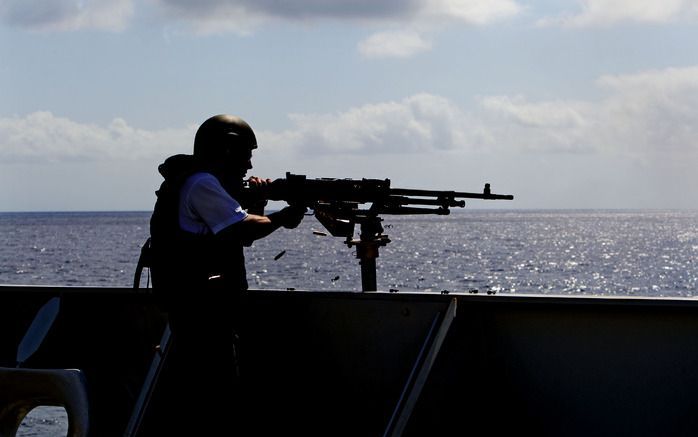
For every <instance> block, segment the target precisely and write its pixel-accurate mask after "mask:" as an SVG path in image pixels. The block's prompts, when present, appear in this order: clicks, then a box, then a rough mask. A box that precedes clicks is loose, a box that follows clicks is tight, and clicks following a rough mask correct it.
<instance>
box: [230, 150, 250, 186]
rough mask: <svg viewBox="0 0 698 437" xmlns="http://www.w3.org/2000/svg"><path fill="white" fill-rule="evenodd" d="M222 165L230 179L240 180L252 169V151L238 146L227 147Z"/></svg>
mask: <svg viewBox="0 0 698 437" xmlns="http://www.w3.org/2000/svg"><path fill="white" fill-rule="evenodd" d="M224 165H225V170H226V172H229V174H230V176H231V177H235V178H239V179H241V180H242V179H243V178H244V177H245V176H246V175H247V171H248V170H250V169H252V149H249V148H246V147H240V146H239V145H237V146H235V145H233V146H231V147H229V148H228V149H227V150H226V153H225V157H224Z"/></svg>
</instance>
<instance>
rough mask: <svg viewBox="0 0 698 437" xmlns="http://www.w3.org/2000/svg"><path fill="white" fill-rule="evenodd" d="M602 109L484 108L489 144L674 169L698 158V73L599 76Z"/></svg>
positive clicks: (498, 101) (489, 103) (508, 101)
mask: <svg viewBox="0 0 698 437" xmlns="http://www.w3.org/2000/svg"><path fill="white" fill-rule="evenodd" d="M597 85H598V86H599V87H601V88H602V89H603V90H605V91H606V97H605V98H603V99H602V100H600V101H597V102H592V101H564V100H563V101H544V102H529V101H527V100H526V99H525V98H523V97H508V96H500V97H487V98H484V99H483V100H482V103H483V108H484V109H485V112H484V113H483V114H482V115H483V118H482V120H483V125H485V126H490V127H497V131H496V132H493V137H494V138H497V139H498V140H499V141H504V142H508V143H509V144H512V145H516V146H517V147H521V148H523V149H525V150H530V151H554V152H574V153H614V154H619V155H624V156H628V157H633V158H638V159H644V160H652V159H660V160H667V161H672V160H674V161H675V160H676V159H681V157H684V158H686V157H692V158H695V157H697V155H698V107H696V105H695V102H696V101H698V67H687V68H668V69H664V70H654V71H646V72H641V73H637V74H629V75H615V76H610V75H609V76H603V77H601V78H599V79H598V81H597Z"/></svg>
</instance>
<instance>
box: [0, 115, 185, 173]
mask: <svg viewBox="0 0 698 437" xmlns="http://www.w3.org/2000/svg"><path fill="white" fill-rule="evenodd" d="M193 135H194V129H193V128H179V129H166V130H159V131H147V130H143V129H136V128H134V127H132V126H130V125H129V124H128V123H127V122H126V121H125V120H123V119H121V118H116V119H114V120H113V121H112V122H111V123H109V124H108V125H107V126H99V125H94V124H83V123H78V122H75V121H72V120H70V119H68V118H64V117H57V116H55V115H53V114H52V113H50V112H45V111H41V112H34V113H31V114H28V115H26V116H25V117H9V118H0V161H2V162H5V163H10V162H61V161H106V160H132V159H141V158H150V157H153V156H157V157H163V156H168V155H170V154H173V153H181V152H182V151H186V150H189V149H191V138H193Z"/></svg>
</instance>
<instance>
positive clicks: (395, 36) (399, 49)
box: [358, 31, 431, 58]
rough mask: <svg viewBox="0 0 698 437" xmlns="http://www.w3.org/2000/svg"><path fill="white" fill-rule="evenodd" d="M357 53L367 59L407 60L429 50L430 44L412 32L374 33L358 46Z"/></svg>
mask: <svg viewBox="0 0 698 437" xmlns="http://www.w3.org/2000/svg"><path fill="white" fill-rule="evenodd" d="M358 48H359V53H361V55H363V56H365V57H367V58H408V57H410V56H413V55H415V54H417V53H419V52H423V51H425V50H429V49H430V48H431V43H430V42H428V41H425V40H424V39H423V38H422V37H421V36H420V35H419V34H418V33H416V32H412V31H388V32H379V33H375V34H373V35H371V36H369V37H368V38H366V39H365V40H363V41H361V42H360V43H359V45H358Z"/></svg>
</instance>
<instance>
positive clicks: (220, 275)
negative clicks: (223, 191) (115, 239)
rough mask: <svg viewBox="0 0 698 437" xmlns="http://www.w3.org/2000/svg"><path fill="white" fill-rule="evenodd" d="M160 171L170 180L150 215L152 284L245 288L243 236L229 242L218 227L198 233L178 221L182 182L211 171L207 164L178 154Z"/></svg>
mask: <svg viewBox="0 0 698 437" xmlns="http://www.w3.org/2000/svg"><path fill="white" fill-rule="evenodd" d="M158 171H159V172H160V174H162V176H163V177H164V178H165V181H164V182H163V183H162V185H161V186H160V189H159V190H158V191H156V194H157V201H156V203H155V208H154V210H153V215H152V217H151V219H150V236H151V243H150V244H151V257H152V258H151V274H152V280H153V289H154V290H155V291H156V292H157V291H158V290H163V289H168V290H173V291H174V290H182V289H192V288H193V289H195V290H202V289H208V290H210V289H219V288H225V289H233V290H240V291H242V290H246V289H247V279H246V271H245V258H244V253H243V244H242V242H239V243H233V244H230V243H227V244H225V245H224V244H222V243H221V241H220V240H219V239H217V238H216V237H215V236H214V235H213V233H209V234H206V235H196V234H193V233H190V232H186V231H184V230H182V229H181V228H180V226H179V198H180V191H181V189H182V186H183V185H184V182H185V181H186V180H187V178H188V177H189V176H191V175H192V174H194V173H197V172H201V171H207V168H206V166H205V164H203V163H201V162H200V161H199V160H197V159H195V158H194V156H192V155H175V156H172V157H170V158H168V159H167V160H165V162H164V163H163V164H161V165H160V166H159V167H158ZM232 194H233V193H231V195H232Z"/></svg>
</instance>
